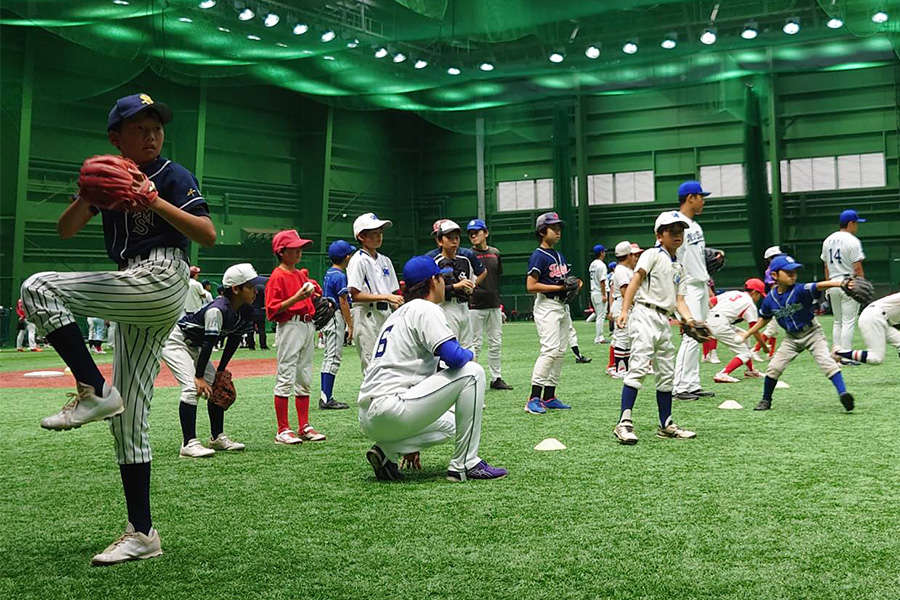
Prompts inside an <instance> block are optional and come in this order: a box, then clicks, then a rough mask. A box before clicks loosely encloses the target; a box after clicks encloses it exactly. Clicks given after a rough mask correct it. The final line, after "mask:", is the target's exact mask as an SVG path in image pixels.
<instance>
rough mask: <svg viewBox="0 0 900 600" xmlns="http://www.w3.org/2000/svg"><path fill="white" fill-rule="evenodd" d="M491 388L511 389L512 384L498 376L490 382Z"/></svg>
mask: <svg viewBox="0 0 900 600" xmlns="http://www.w3.org/2000/svg"><path fill="white" fill-rule="evenodd" d="M491 389H492V390H511V389H512V386H511V385H509V384H508V383H506V382H505V381H503V378H502V377H498V378H497V379H495V380H493V381H492V382H491Z"/></svg>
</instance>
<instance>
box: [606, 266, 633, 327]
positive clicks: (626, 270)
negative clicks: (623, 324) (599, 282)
mask: <svg viewBox="0 0 900 600" xmlns="http://www.w3.org/2000/svg"><path fill="white" fill-rule="evenodd" d="M632 277H634V270H633V269H631V268H630V267H627V266H625V265H616V269H615V271H613V278H612V282H611V285H612V297H613V305H612V309H611V313H612V316H613V317H618V316H619V313H621V312H622V286H627V285H628V284H629V283H631V278H632Z"/></svg>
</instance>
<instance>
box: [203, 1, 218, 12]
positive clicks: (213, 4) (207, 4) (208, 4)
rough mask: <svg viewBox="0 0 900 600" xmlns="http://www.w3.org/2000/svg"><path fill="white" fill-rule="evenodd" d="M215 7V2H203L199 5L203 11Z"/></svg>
mask: <svg viewBox="0 0 900 600" xmlns="http://www.w3.org/2000/svg"><path fill="white" fill-rule="evenodd" d="M215 5H216V0H203V1H202V2H201V3H200V4H199V6H200V8H202V9H203V10H206V9H207V8H212V7H213V6H215Z"/></svg>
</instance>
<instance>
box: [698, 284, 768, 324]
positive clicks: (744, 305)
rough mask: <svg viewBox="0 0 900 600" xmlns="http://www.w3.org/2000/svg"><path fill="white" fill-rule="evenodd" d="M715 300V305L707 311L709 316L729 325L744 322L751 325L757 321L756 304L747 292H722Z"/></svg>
mask: <svg viewBox="0 0 900 600" xmlns="http://www.w3.org/2000/svg"><path fill="white" fill-rule="evenodd" d="M716 298H717V299H718V300H717V301H716V305H715V306H713V307H712V308H710V309H709V312H710V314H713V315H719V316H720V317H722V318H723V319H725V320H727V321H728V322H729V323H733V322H735V321H740V320H745V321H747V322H748V323H750V324H751V325H752V324H753V323H756V322H757V321H758V320H759V311H758V310H757V309H756V303H755V302H753V298H751V297H750V294H748V293H747V292H741V291H734V292H724V293H722V294H719V295H718V296H716Z"/></svg>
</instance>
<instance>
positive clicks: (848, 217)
mask: <svg viewBox="0 0 900 600" xmlns="http://www.w3.org/2000/svg"><path fill="white" fill-rule="evenodd" d="M852 221H856V222H857V223H865V222H866V220H865V219H860V218H859V214H857V212H856V211H855V210H853V209H849V210H845V211H844V212H842V213H841V227H846V226H847V223H850V222H852Z"/></svg>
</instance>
